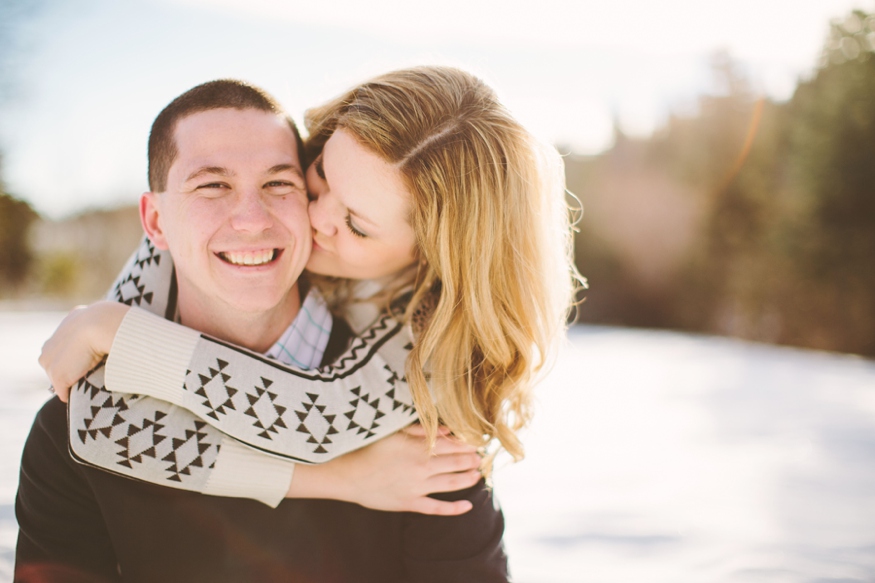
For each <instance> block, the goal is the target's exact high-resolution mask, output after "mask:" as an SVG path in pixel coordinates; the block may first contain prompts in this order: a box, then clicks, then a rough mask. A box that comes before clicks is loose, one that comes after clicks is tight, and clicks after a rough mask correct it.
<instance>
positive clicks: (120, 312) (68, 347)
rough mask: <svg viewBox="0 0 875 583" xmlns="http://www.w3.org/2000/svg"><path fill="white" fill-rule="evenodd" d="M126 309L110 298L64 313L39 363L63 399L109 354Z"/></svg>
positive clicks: (45, 346) (44, 346) (65, 400)
mask: <svg viewBox="0 0 875 583" xmlns="http://www.w3.org/2000/svg"><path fill="white" fill-rule="evenodd" d="M129 309H130V308H128V306H125V305H124V304H119V303H116V302H109V301H104V302H97V303H95V304H92V305H90V306H79V307H78V308H75V309H74V310H73V311H72V312H70V313H69V314H67V317H66V318H64V320H63V321H62V322H61V324H60V325H59V326H58V329H57V330H55V333H54V334H52V337H51V338H49V339H48V340H47V341H46V343H45V344H43V350H42V354H40V357H39V363H40V366H42V367H43V369H45V371H46V374H47V375H48V376H49V381H51V383H52V387H53V388H54V391H55V393H57V395H58V398H60V399H61V400H62V401H64V402H65V403H66V402H67V399H68V398H69V395H70V387H71V386H73V384H74V383H75V382H76V381H78V380H79V379H80V378H82V377H83V376H85V374H87V373H88V371H90V370H91V369H92V368H94V367H95V366H96V365H97V363H99V362H100V361H101V359H102V358H103V357H104V356H105V355H107V354H109V349H110V348H111V347H112V341H113V340H114V339H115V334H116V332H118V329H119V326H121V323H122V320H124V317H125V315H126V314H127V313H128V310H129Z"/></svg>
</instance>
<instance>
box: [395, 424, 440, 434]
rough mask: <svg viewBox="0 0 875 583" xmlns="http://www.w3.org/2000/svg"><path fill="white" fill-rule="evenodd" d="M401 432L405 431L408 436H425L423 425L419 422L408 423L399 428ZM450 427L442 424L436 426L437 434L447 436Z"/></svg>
mask: <svg viewBox="0 0 875 583" xmlns="http://www.w3.org/2000/svg"><path fill="white" fill-rule="evenodd" d="M401 431H402V432H403V433H406V434H407V435H409V436H410V437H425V427H423V426H422V425H420V424H419V423H413V424H411V425H408V426H407V427H405V428H404V429H402V430H401ZM450 433H451V432H450V429H449V428H448V427H446V426H444V425H440V426H438V435H439V436H447V435H450Z"/></svg>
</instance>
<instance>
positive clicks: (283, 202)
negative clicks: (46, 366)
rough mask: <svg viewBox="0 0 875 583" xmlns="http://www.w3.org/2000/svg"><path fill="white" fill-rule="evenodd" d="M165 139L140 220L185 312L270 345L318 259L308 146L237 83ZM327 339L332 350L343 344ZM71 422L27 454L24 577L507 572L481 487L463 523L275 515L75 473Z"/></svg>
mask: <svg viewBox="0 0 875 583" xmlns="http://www.w3.org/2000/svg"><path fill="white" fill-rule="evenodd" d="M180 104H182V105H180ZM185 104H188V105H185ZM192 104H193V105H192ZM168 110H169V111H170V112H171V113H173V112H174V111H175V112H176V113H175V114H174V115H166V114H167V112H168ZM162 132H169V135H170V136H171V137H172V140H171V141H170V145H171V146H172V147H169V148H164V149H163V150H162V149H160V148H153V143H152V142H153V141H154V140H150V187H151V189H152V192H149V193H146V194H145V195H143V197H142V199H141V203H140V216H141V220H142V223H143V227H144V230H145V231H146V233H147V235H149V237H150V239H151V240H152V241H153V242H154V244H155V245H156V247H158V248H161V249H167V250H169V252H170V255H171V256H172V258H173V260H174V264H175V266H176V281H177V285H178V290H177V298H178V303H177V310H176V311H177V313H178V317H179V319H180V321H181V322H182V323H184V324H186V325H187V326H189V327H192V328H195V329H197V330H200V331H202V332H205V333H208V334H210V335H211V336H214V337H217V338H219V339H222V340H226V341H229V342H232V343H236V344H240V345H243V346H245V347H247V348H250V349H252V350H256V351H260V352H265V351H268V350H269V349H271V348H272V346H273V345H274V343H275V342H276V341H277V340H278V339H279V338H280V337H282V336H283V335H284V333H285V332H286V331H287V329H288V328H289V326H290V325H295V323H296V322H297V319H296V316H297V315H298V313H299V311H300V308H301V302H302V297H301V294H300V289H299V285H298V282H297V279H298V276H299V275H300V273H301V271H302V270H303V268H304V265H305V263H306V261H307V257H308V255H309V251H310V244H311V232H310V226H309V222H308V220H307V197H306V186H305V183H304V179H303V172H302V168H301V162H300V160H299V152H300V139H299V138H298V137H297V133H296V131H295V130H294V128H293V126H291V125H290V123H289V121H288V119H287V118H286V117H285V116H284V115H283V114H282V112H281V110H279V108H278V106H276V104H275V102H273V100H272V99H270V98H269V97H268V96H266V95H265V94H264V93H263V92H261V91H259V90H257V89H255V88H252V87H249V86H247V85H244V84H241V83H237V82H231V81H218V82H212V83H208V84H205V85H202V86H199V87H196V88H194V89H192V90H191V91H189V92H187V93H185V94H183V95H182V96H180V97H179V98H177V99H176V100H174V102H172V103H171V104H170V105H169V106H168V107H167V108H165V111H164V112H162V114H161V115H159V117H158V119H156V122H155V124H154V125H153V129H152V136H153V138H154V137H155V136H157V135H160V134H161V133H162ZM332 336H333V338H332V339H329V340H328V345H329V347H330V346H337V344H338V342H337V337H338V333H337V332H334V333H333V334H332ZM323 346H324V344H323ZM331 352H332V350H331V349H328V350H327V351H326V358H329V359H330V357H331V355H330V353H331ZM322 360H323V361H324V360H325V359H324V358H323V359H322ZM65 417H66V411H65V409H64V406H63V404H62V403H60V401H58V400H56V399H53V400H51V401H50V402H49V403H47V404H46V406H45V407H44V408H43V409H42V410H41V411H40V413H39V414H38V416H37V419H36V421H35V423H34V427H33V430H32V431H31V434H30V436H29V438H28V441H27V444H26V446H25V452H24V456H23V459H22V477H21V484H20V489H19V496H18V499H17V502H16V510H17V515H18V519H19V524H20V528H21V532H20V536H19V544H18V548H17V552H16V581H104V580H105V581H117V580H125V581H326V582H328V581H384V582H385V581H401V580H404V581H408V580H410V581H430V580H443V581H446V580H466V579H467V578H469V577H470V578H472V579H475V580H483V578H482V576H481V575H482V574H483V573H487V572H488V573H489V574H490V576H493V579H495V580H504V579H505V578H506V573H505V571H504V557H503V554H502V552H501V548H500V538H501V530H502V522H501V515H500V513H499V512H498V511H496V510H495V509H494V508H492V505H491V503H490V502H491V501H490V497H489V493H488V492H487V491H486V490H485V489H484V488H483V486H482V484H481V485H478V486H476V487H474V488H472V489H470V490H468V491H463V492H461V493H456V494H455V497H456V498H458V497H459V496H465V497H467V498H468V499H469V500H471V501H472V502H474V510H472V511H471V512H470V513H468V514H466V515H463V517H430V516H424V515H416V514H408V513H386V512H377V511H373V510H368V509H365V508H362V507H359V506H356V505H352V504H346V503H342V502H333V501H327V500H286V501H284V502H283V503H281V504H280V505H279V506H278V507H277V508H276V509H271V508H269V507H267V506H264V505H262V504H259V503H257V502H253V501H251V500H241V499H231V498H221V497H210V496H203V495H200V494H194V493H191V492H186V491H178V490H171V489H167V488H162V487H158V486H154V485H151V484H146V483H142V482H138V481H134V480H129V479H125V478H123V477H120V476H117V475H113V474H111V473H108V472H103V471H99V470H96V469H94V468H91V467H85V466H81V465H78V464H76V463H75V462H74V461H73V460H72V459H71V457H70V455H69V453H68V445H67V427H66V423H65ZM472 535H475V536H472ZM481 535H482V536H481Z"/></svg>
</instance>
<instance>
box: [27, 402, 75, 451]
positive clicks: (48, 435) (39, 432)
mask: <svg viewBox="0 0 875 583" xmlns="http://www.w3.org/2000/svg"><path fill="white" fill-rule="evenodd" d="M37 437H41V438H44V439H48V440H49V441H50V442H51V443H53V444H55V445H60V446H61V447H60V449H66V443H67V405H66V404H65V403H63V402H62V401H61V400H60V399H59V398H57V397H53V398H51V399H49V400H48V401H46V403H45V404H44V405H43V406H42V407H41V408H40V410H39V411H38V412H37V414H36V417H35V418H34V421H33V427H32V429H31V435H30V437H29V438H28V439H29V440H30V439H35V438H37Z"/></svg>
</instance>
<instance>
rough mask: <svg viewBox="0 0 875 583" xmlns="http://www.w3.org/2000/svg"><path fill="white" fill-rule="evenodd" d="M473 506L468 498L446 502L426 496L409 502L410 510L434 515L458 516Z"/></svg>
mask: <svg viewBox="0 0 875 583" xmlns="http://www.w3.org/2000/svg"><path fill="white" fill-rule="evenodd" d="M471 508H473V505H472V504H471V502H469V501H468V500H456V501H453V502H446V501H444V500H435V499H434V498H429V497H428V496H423V497H422V498H417V499H416V500H414V501H413V503H412V504H411V506H410V508H409V511H410V512H419V513H420V514H432V515H435V516H458V515H459V514H465V513H466V512H468V511H469V510H471Z"/></svg>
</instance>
